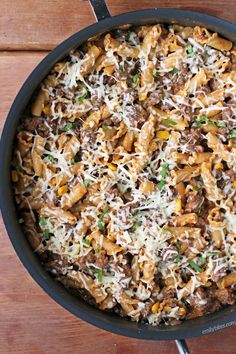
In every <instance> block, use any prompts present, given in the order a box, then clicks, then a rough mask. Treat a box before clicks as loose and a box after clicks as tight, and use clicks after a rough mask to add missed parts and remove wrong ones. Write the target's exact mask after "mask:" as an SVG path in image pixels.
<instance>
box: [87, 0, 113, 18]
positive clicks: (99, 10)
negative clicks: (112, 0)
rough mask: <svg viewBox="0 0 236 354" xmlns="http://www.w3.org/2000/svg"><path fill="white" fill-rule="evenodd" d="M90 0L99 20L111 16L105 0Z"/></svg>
mask: <svg viewBox="0 0 236 354" xmlns="http://www.w3.org/2000/svg"><path fill="white" fill-rule="evenodd" d="M89 2H90V5H91V7H92V9H93V13H94V15H95V17H96V19H97V21H98V22H99V21H100V20H103V19H104V18H107V17H111V14H110V12H109V10H108V8H107V4H106V1H105V0H89Z"/></svg>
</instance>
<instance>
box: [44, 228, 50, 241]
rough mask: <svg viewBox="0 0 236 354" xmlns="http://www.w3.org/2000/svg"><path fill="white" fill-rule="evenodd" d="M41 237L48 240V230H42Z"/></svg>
mask: <svg viewBox="0 0 236 354" xmlns="http://www.w3.org/2000/svg"><path fill="white" fill-rule="evenodd" d="M43 237H44V238H45V240H49V239H50V232H49V230H44V232H43Z"/></svg>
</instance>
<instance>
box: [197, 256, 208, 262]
mask: <svg viewBox="0 0 236 354" xmlns="http://www.w3.org/2000/svg"><path fill="white" fill-rule="evenodd" d="M198 260H199V262H201V263H202V264H205V263H207V259H206V258H205V257H202V256H201V257H199V258H198Z"/></svg>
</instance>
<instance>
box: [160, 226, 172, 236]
mask: <svg viewBox="0 0 236 354" xmlns="http://www.w3.org/2000/svg"><path fill="white" fill-rule="evenodd" d="M162 230H163V231H165V232H169V233H170V234H171V235H173V231H172V230H171V229H170V228H169V227H163V229H162Z"/></svg>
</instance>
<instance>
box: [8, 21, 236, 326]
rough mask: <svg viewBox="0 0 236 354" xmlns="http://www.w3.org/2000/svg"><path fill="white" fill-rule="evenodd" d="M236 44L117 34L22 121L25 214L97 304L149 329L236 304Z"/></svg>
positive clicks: (147, 29) (80, 54) (201, 35)
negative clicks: (234, 47)
mask: <svg viewBox="0 0 236 354" xmlns="http://www.w3.org/2000/svg"><path fill="white" fill-rule="evenodd" d="M232 46H233V45H232V43H231V42H230V41H228V40H226V39H224V38H221V37H220V36H219V35H218V34H217V33H210V32H209V31H208V30H207V29H205V28H201V27H199V26H196V27H195V28H190V27H182V26H178V25H170V26H164V25H159V24H157V25H153V26H141V27H136V28H132V27H130V28H128V29H117V30H113V31H112V32H110V33H107V34H102V35H99V36H98V37H96V38H93V39H91V40H88V41H87V42H86V43H85V44H84V45H82V46H81V47H80V48H77V49H74V50H73V51H72V52H71V53H70V54H69V55H68V56H67V57H66V58H65V59H63V60H61V61H60V62H59V63H57V64H55V66H54V67H53V68H52V70H51V72H50V73H49V75H48V76H47V77H46V78H45V79H44V80H43V82H42V83H41V86H40V88H39V90H38V93H37V95H36V96H34V97H33V100H32V102H33V103H32V104H31V107H29V108H30V109H27V110H26V112H25V113H24V114H23V115H22V120H21V123H20V125H19V128H18V133H17V135H16V143H15V146H14V153H13V159H12V171H11V179H12V185H13V189H14V194H15V200H16V204H17V208H18V211H19V215H20V216H19V222H20V223H21V224H22V227H23V229H24V232H25V235H26V237H27V239H28V240H29V242H30V244H31V246H32V248H33V250H34V251H36V252H37V253H38V254H39V256H40V258H41V261H42V263H43V265H44V267H45V268H46V269H47V270H48V271H50V272H51V273H52V274H53V276H55V277H56V278H57V280H59V281H60V282H61V283H62V284H64V285H65V286H66V287H67V288H68V289H69V290H70V291H73V293H75V294H76V295H78V296H81V297H82V298H84V300H85V301H88V302H89V303H91V304H92V305H93V306H96V307H98V308H99V309H101V310H103V311H113V312H115V313H116V314H119V315H120V316H125V317H127V318H129V319H131V320H132V321H142V322H144V323H147V324H151V325H154V326H155V325H159V324H166V325H174V324H177V323H180V322H181V321H183V320H185V319H189V318H194V317H198V316H202V315H204V314H206V313H210V312H214V311H217V310H219V309H220V308H221V307H222V306H225V305H230V304H233V303H235V302H236V290H235V289H236V243H235V242H236V229H235V225H236V216H235V211H236V205H235V201H236V75H235V73H236V56H235V53H236V52H235V49H232ZM29 112H31V114H30V115H29Z"/></svg>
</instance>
